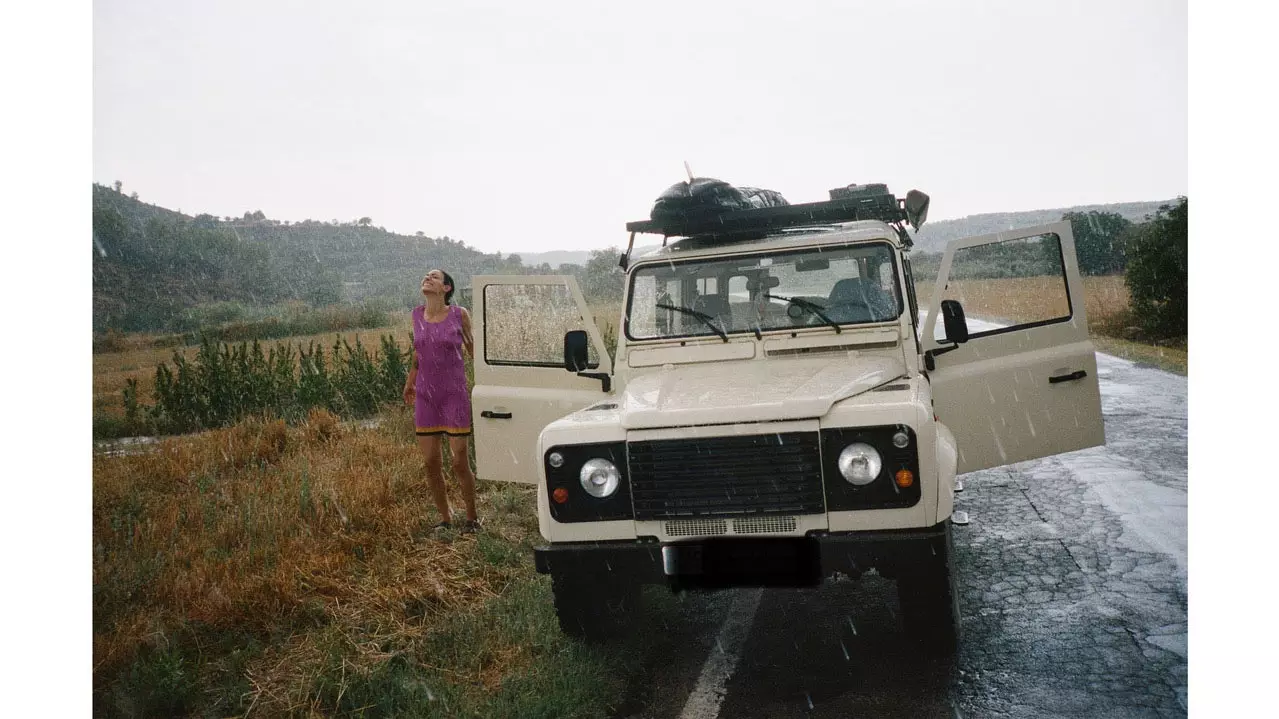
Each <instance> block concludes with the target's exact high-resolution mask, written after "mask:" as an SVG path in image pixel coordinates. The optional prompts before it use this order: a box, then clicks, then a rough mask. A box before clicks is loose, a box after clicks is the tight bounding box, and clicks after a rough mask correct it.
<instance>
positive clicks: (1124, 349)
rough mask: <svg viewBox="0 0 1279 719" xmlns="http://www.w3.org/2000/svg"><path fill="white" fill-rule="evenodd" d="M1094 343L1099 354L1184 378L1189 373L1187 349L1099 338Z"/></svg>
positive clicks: (1112, 338) (1094, 339)
mask: <svg viewBox="0 0 1279 719" xmlns="http://www.w3.org/2000/svg"><path fill="white" fill-rule="evenodd" d="M1092 341H1093V345H1095V346H1096V347H1097V351H1098V352H1105V353H1106V354H1109V355H1114V356H1116V357H1122V358H1123V359H1126V360H1132V361H1133V362H1137V363H1139V364H1143V365H1149V366H1151V367H1155V368H1158V369H1161V370H1163V371H1165V372H1172V373H1174V374H1179V375H1182V376H1183V377H1184V376H1187V375H1188V373H1189V365H1188V362H1187V358H1186V354H1187V353H1186V348H1185V347H1181V348H1177V347H1160V346H1159V345H1150V344H1142V343H1140V342H1131V341H1129V340H1124V339H1117V338H1114V337H1099V336H1094V337H1093V338H1092Z"/></svg>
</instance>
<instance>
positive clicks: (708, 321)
mask: <svg viewBox="0 0 1279 719" xmlns="http://www.w3.org/2000/svg"><path fill="white" fill-rule="evenodd" d="M657 307H658V308H659V309H663V310H675V311H676V312H683V313H684V314H686V315H692V316H694V317H696V318H697V319H699V320H701V321H702V322H703V323H705V325H706V326H707V327H710V328H711V331H712V332H714V333H715V334H717V335H719V336H720V337H721V338H722V339H723V340H724V341H725V342H727V341H728V333H726V332H725V331H724V330H722V329H720V328H718V327H716V326H715V324H714V320H715V318H714V317H711V316H710V315H708V314H706V313H705V312H698V311H697V310H695V309H693V308H691V307H677V306H675V305H663V304H659V305H657Z"/></svg>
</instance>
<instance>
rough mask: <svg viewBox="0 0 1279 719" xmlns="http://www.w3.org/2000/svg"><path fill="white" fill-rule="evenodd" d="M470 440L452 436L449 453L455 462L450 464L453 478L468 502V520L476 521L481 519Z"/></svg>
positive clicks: (463, 436)
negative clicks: (472, 468) (476, 505)
mask: <svg viewBox="0 0 1279 719" xmlns="http://www.w3.org/2000/svg"><path fill="white" fill-rule="evenodd" d="M470 439H471V438H470V437H469V436H467V435H462V436H460V437H453V436H450V437H449V453H450V454H452V455H453V461H452V462H451V463H450V464H451V466H452V468H453V476H454V477H455V478H456V479H457V481H458V484H460V485H462V500H463V501H464V502H466V518H467V519H470V520H472V521H474V520H476V519H478V518H479V517H478V515H476V513H475V473H474V472H472V471H471V456H470V453H469V452H468V451H467V444H468V443H469V442H470Z"/></svg>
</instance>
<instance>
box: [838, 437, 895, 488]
mask: <svg viewBox="0 0 1279 719" xmlns="http://www.w3.org/2000/svg"><path fill="white" fill-rule="evenodd" d="M883 467H884V459H883V457H881V456H880V454H879V451H878V450H876V449H875V448H874V447H872V446H870V445H869V444H866V443H865V442H854V443H852V444H850V445H848V446H847V447H845V448H844V450H843V451H842V452H840V453H839V473H840V474H842V475H843V476H844V479H845V480H847V481H848V483H849V484H854V485H857V486H858V487H864V486H865V485H868V484H870V483H871V482H874V481H875V478H876V477H878V476H879V471H880V470H881V469H883Z"/></svg>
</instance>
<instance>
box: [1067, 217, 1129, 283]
mask: <svg viewBox="0 0 1279 719" xmlns="http://www.w3.org/2000/svg"><path fill="white" fill-rule="evenodd" d="M1061 219H1063V220H1065V221H1067V222H1069V223H1070V231H1071V234H1073V235H1074V236H1075V255H1076V256H1077V257H1078V258H1079V271H1080V272H1081V273H1083V274H1085V275H1111V274H1117V273H1119V272H1123V270H1124V266H1125V265H1126V264H1127V260H1126V249H1127V244H1128V239H1129V235H1130V233H1131V231H1132V222H1130V221H1129V220H1128V219H1127V218H1125V217H1124V216H1123V215H1119V214H1116V213H1114V212H1100V211H1098V210H1092V211H1090V212H1086V213H1084V212H1067V213H1066V214H1064V215H1062V216H1061Z"/></svg>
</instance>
